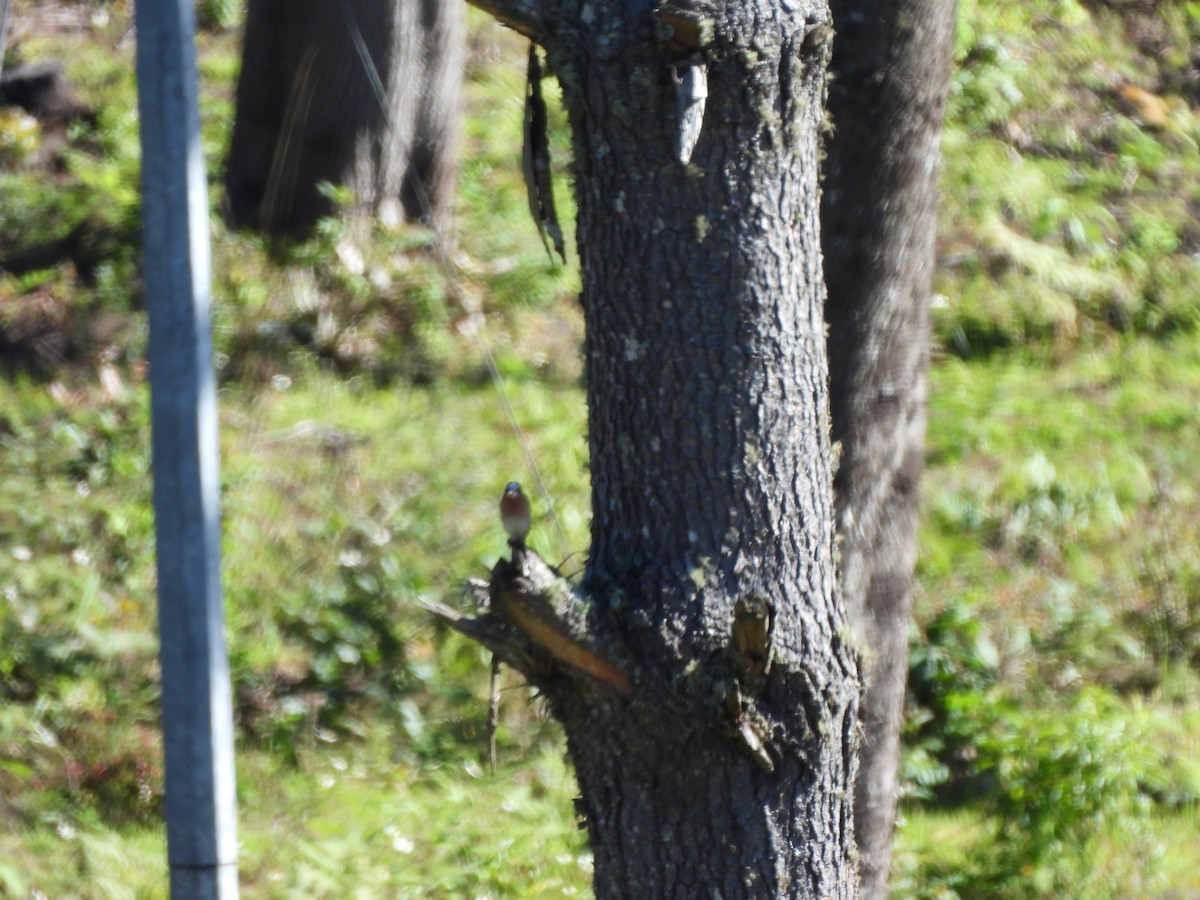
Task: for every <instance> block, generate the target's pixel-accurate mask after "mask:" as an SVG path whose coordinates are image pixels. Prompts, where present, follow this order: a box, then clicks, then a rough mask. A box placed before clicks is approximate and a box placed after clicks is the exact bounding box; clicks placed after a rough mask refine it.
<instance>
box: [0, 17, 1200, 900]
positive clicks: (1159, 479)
mask: <svg viewBox="0 0 1200 900" xmlns="http://www.w3.org/2000/svg"><path fill="white" fill-rule="evenodd" d="M198 11H199V21H200V24H201V26H202V33H201V34H200V37H199V41H200V65H201V74H202V79H203V86H202V101H203V109H202V117H203V126H204V142H205V151H206V154H207V159H208V165H209V173H210V178H211V180H212V183H213V184H218V183H219V181H220V175H221V166H222V159H223V155H224V149H225V147H226V146H227V143H228V138H229V128H230V123H231V119H232V89H233V80H234V78H235V76H236V71H237V67H238V52H239V47H238V32H237V29H238V26H239V23H240V20H241V16H242V12H243V10H242V5H241V3H239V2H237V0H201V2H200V3H199V5H198ZM131 15H132V6H131V4H130V3H129V2H128V0H111V2H99V0H91V2H53V3H46V2H37V3H34V2H30V0H17V2H16V3H15V19H14V29H15V30H14V35H13V38H14V39H13V40H12V41H10V53H9V59H8V61H7V62H8V64H9V65H12V64H13V63H14V62H19V61H35V60H39V59H60V60H62V61H64V63H65V65H66V69H67V74H68V78H69V82H70V84H71V85H72V88H73V90H74V91H75V92H76V93H77V95H78V99H79V101H80V102H81V103H82V104H83V105H84V106H85V107H86V108H87V109H88V110H89V115H88V116H86V117H84V118H81V119H79V120H78V121H76V122H74V123H72V124H71V125H70V127H69V128H68V129H66V130H65V131H64V132H62V133H51V132H50V131H49V130H47V129H45V128H43V127H42V126H41V125H40V124H39V123H38V122H37V121H36V120H33V119H31V118H30V117H29V116H27V115H25V114H23V113H21V112H20V111H17V110H15V109H14V108H13V107H6V108H4V109H2V110H0V270H2V271H0V363H2V364H3V365H2V369H3V378H4V383H3V386H2V388H0V471H3V473H4V477H3V479H0V822H3V825H4V827H3V828H0V895H4V896H14V897H24V896H87V897H126V896H163V895H165V890H166V881H165V876H164V874H163V868H164V867H163V838H162V834H161V832H160V830H159V828H158V825H157V822H158V818H157V817H158V815H159V812H160V809H161V803H162V773H161V760H160V753H161V750H160V744H159V739H158V736H157V730H156V729H157V711H156V707H155V702H156V699H157V665H156V661H155V638H154V572H153V561H152V549H153V533H152V522H151V518H150V511H149V505H150V504H149V497H150V493H149V492H150V486H149V475H148V416H147V411H146V406H147V394H146V384H145V363H144V360H143V351H144V332H145V321H144V316H143V314H142V311H141V305H142V304H141V284H140V273H139V268H138V265H139V264H138V254H139V248H138V242H139V233H138V229H139V227H140V221H139V213H138V197H137V172H138V167H139V161H138V146H137V130H136V129H137V122H136V103H135V93H134V81H133V65H132V51H133V46H132V39H131V36H130V35H129V26H130V22H131ZM1197 47H1200V3H1197V2H1185V0H1159V2H1156V0H1094V2H1088V3H1079V2H1074V0H1028V2H1023V3H985V2H981V0H960V22H959V30H958V45H957V66H956V69H955V73H954V77H953V84H952V88H951V101H950V108H949V114H948V121H947V130H946V133H945V137H944V140H943V147H944V155H945V162H944V174H943V179H942V191H943V214H942V224H941V230H940V238H939V268H938V279H937V291H938V294H937V297H936V300H935V310H934V337H935V362H934V369H933V374H932V397H931V409H930V425H929V438H928V454H927V462H928V469H927V475H926V478H925V481H924V486H923V494H922V497H923V500H922V502H923V507H922V512H923V515H922V526H921V559H920V563H919V571H918V577H919V592H918V601H917V614H916V617H915V620H914V623H913V626H912V637H913V643H912V653H911V658H910V692H909V705H908V716H907V724H906V728H905V757H904V773H905V783H906V786H907V791H908V795H907V797H906V799H905V801H904V803H903V806H902V821H901V824H900V831H899V851H898V854H897V858H896V863H895V880H896V891H897V895H898V896H900V897H914V898H915V897H941V898H950V897H971V898H975V897H1035V896H1044V897H1063V896H1074V897H1085V896H1086V897H1131V896H1148V895H1156V894H1161V893H1162V892H1165V891H1169V890H1176V891H1180V892H1188V891H1192V892H1194V891H1200V880H1198V879H1200V876H1197V874H1196V872H1197V867H1196V866H1195V861H1196V853H1195V847H1196V846H1197V845H1200V813H1198V805H1197V804H1198V797H1200V705H1198V704H1197V703H1196V700H1197V697H1198V696H1200V532H1198V531H1197V528H1196V522H1197V521H1200V497H1198V495H1197V477H1196V473H1197V472H1200V424H1198V418H1197V415H1196V410H1197V409H1198V408H1200V333H1198V329H1197V325H1198V324H1200V143H1198V142H1200V117H1198V111H1200V51H1197V49H1196V48H1197ZM523 83H524V60H523V48H522V46H521V43H520V42H519V41H518V40H517V39H516V38H515V37H514V36H513V35H512V34H510V33H508V32H505V31H503V30H502V29H500V28H498V27H496V26H494V25H492V24H491V23H489V22H487V21H486V20H485V19H484V17H482V16H479V15H475V14H472V17H471V19H470V55H469V63H468V71H467V83H466V94H465V99H464V117H463V130H464V137H465V153H464V157H463V168H462V177H461V183H460V196H459V203H458V210H457V219H456V226H455V233H454V235H453V242H454V243H453V250H452V259H453V262H454V265H453V268H452V269H450V268H447V266H446V265H445V264H444V260H443V258H442V253H441V251H440V249H439V243H438V238H437V236H436V235H434V234H432V233H430V232H429V231H428V230H427V229H424V228H422V227H421V226H419V225H409V226H404V227H401V228H398V229H387V228H384V227H382V226H375V225H369V224H368V225H364V224H362V223H353V222H351V221H349V220H345V219H342V218H339V217H335V218H331V219H329V220H327V221H325V222H323V223H322V224H321V226H320V227H319V229H318V230H317V233H316V234H315V235H314V236H313V237H312V238H310V239H309V240H307V241H304V242H302V243H298V244H290V245H286V246H281V245H278V244H276V245H268V244H267V243H266V242H265V241H263V240H261V239H259V238H256V237H254V236H251V235H246V234H237V233H230V232H229V231H227V230H226V229H225V228H224V226H223V225H222V223H221V217H220V215H219V204H220V193H219V191H217V190H213V192H212V204H213V213H214V215H213V218H212V222H213V251H214V296H215V301H216V303H215V317H216V320H215V323H214V327H215V343H216V364H217V368H218V372H219V379H220V392H221V403H222V406H221V418H222V429H223V431H222V449H223V454H224V458H223V473H222V474H223V481H224V511H223V512H224V524H223V528H224V533H225V568H224V572H225V587H226V594H227V607H228V622H229V634H230V651H231V656H232V664H233V677H234V691H235V707H236V715H237V720H238V726H239V732H238V733H239V748H238V751H239V794H240V801H241V815H242V821H241V843H242V870H243V884H244V890H245V892H246V894H247V895H248V896H264V897H266V896H270V897H277V896H278V897H286V896H297V897H301V896H302V897H344V896H379V895H381V894H388V895H392V896H414V897H416V896H496V897H499V896H521V897H533V896H561V895H564V894H571V893H584V892H586V890H587V884H588V880H589V869H590V858H589V857H588V855H587V852H586V849H585V846H584V841H583V838H582V834H581V833H580V832H579V831H578V830H577V829H576V827H575V823H574V822H573V817H572V813H571V802H570V800H571V796H572V795H573V792H574V787H573V784H572V780H571V775H570V772H569V770H568V769H567V767H566V765H565V763H564V762H563V750H562V747H561V740H560V737H559V735H558V734H557V732H556V731H555V729H554V728H553V727H552V726H551V725H549V724H548V723H547V722H546V721H545V719H544V717H543V715H542V713H541V710H540V709H539V706H538V703H537V701H536V699H535V698H533V697H531V695H530V692H529V690H528V689H527V688H525V687H524V686H523V685H522V684H521V683H520V682H519V680H517V679H515V678H513V677H511V676H506V677H505V679H504V681H503V688H504V690H503V692H502V698H503V699H502V707H501V725H500V731H499V744H500V767H499V770H498V771H497V772H496V773H494V774H493V773H489V772H487V771H485V769H486V761H485V760H484V756H485V747H486V734H485V731H486V724H485V723H486V705H487V699H486V698H487V671H488V660H487V659H486V658H485V656H484V654H482V653H481V651H480V650H479V649H478V648H477V647H474V646H472V645H470V644H467V643H465V642H464V641H462V640H459V639H458V638H457V637H456V636H454V635H451V634H447V633H445V632H443V631H442V630H441V629H439V628H438V627H436V626H435V625H434V624H433V623H432V622H431V621H430V620H429V618H428V617H427V616H426V615H425V614H424V613H422V612H421V610H420V609H419V607H418V606H417V601H418V600H419V599H420V598H421V597H426V596H428V597H434V598H438V599H441V600H443V601H445V602H450V603H465V602H466V600H465V598H464V597H463V596H462V591H461V585H462V583H463V581H464V580H465V578H467V577H468V576H472V575H480V574H483V573H485V572H486V571H487V570H488V569H489V568H490V566H491V565H492V563H493V562H494V561H495V560H496V559H497V557H498V555H499V554H500V553H502V552H503V551H504V540H503V535H502V533H501V531H500V529H499V527H498V524H497V523H496V521H495V514H494V503H495V500H496V498H497V496H498V493H499V490H500V488H501V486H502V485H503V484H504V483H505V482H506V481H508V480H510V479H511V478H517V479H519V480H521V481H524V482H527V483H532V482H533V481H534V478H533V476H532V473H531V472H530V471H528V470H527V468H526V465H525V462H524V458H523V454H522V451H521V447H520V444H519V441H518V440H517V438H516V437H515V435H514V433H513V430H512V428H511V425H510V423H509V420H508V418H507V416H506V414H505V411H504V402H505V401H504V400H503V399H502V394H501V392H500V390H499V389H498V387H497V385H496V384H495V383H494V382H493V380H492V378H491V377H490V375H489V364H488V358H489V356H490V357H491V358H492V359H493V360H494V366H495V369H496V371H497V372H499V373H500V374H501V376H502V378H503V384H504V391H505V392H506V394H507V397H508V398H509V400H510V401H511V404H512V406H513V408H514V409H515V411H516V415H517V417H518V419H519V421H520V423H521V426H522V428H523V429H524V432H525V434H526V436H527V438H528V440H529V442H530V446H531V450H532V453H533V455H534V457H535V458H536V460H537V462H538V465H539V467H540V469H541V475H542V477H543V478H544V480H545V484H546V487H547V490H548V496H549V497H550V498H553V503H554V507H555V511H556V513H557V523H558V524H555V521H554V520H553V519H552V518H551V517H550V516H549V514H548V509H547V500H546V497H542V496H539V495H536V494H535V505H536V506H537V508H538V510H539V513H540V516H539V518H538V520H537V522H536V523H535V528H534V532H533V535H532V536H531V542H532V543H533V544H534V545H535V546H537V547H539V548H540V549H542V550H543V551H544V552H545V553H546V554H547V555H548V556H550V557H551V558H554V559H564V560H566V567H567V568H568V570H570V569H573V568H577V567H578V565H579V563H580V560H581V558H582V553H583V552H584V550H585V548H586V546H587V521H588V510H587V503H588V484H587V453H586V443H585V438H584V428H585V410H584V407H583V393H582V390H581V386H580V376H581V371H580V368H581V367H580V356H579V346H580V341H581V339H582V328H581V321H580V319H581V317H580V315H579V311H578V309H577V305H576V300H575V297H576V293H577V290H578V275H577V272H576V270H575V268H574V266H573V265H567V266H561V265H555V264H553V263H552V262H550V261H548V260H547V258H546V254H545V252H544V250H543V248H542V246H541V243H540V240H539V238H538V236H537V233H536V231H535V229H534V227H533V225H532V223H531V222H530V220H529V215H528V212H527V209H526V201H525V191H524V186H523V184H522V182H521V177H520V159H519V156H520V129H521V102H522V100H521V98H522V96H523V90H524V88H523ZM552 126H553V129H554V130H553V135H552V142H553V148H554V150H555V152H556V164H557V166H558V173H557V174H558V179H557V181H558V189H559V190H560V191H561V196H560V198H559V203H560V209H568V210H569V208H570V207H569V197H568V196H567V184H568V178H569V176H568V163H567V161H568V156H569V153H568V146H569V144H568V140H567V137H566V134H565V131H564V123H563V121H562V116H561V114H560V113H559V112H558V111H557V110H555V111H552ZM330 190H331V191H332V192H333V194H334V196H335V198H339V199H342V200H345V199H347V198H345V197H339V195H338V193H337V190H336V189H334V188H330ZM563 218H564V220H565V219H567V218H568V217H567V216H565V215H564V217H563ZM559 526H561V536H560V529H559Z"/></svg>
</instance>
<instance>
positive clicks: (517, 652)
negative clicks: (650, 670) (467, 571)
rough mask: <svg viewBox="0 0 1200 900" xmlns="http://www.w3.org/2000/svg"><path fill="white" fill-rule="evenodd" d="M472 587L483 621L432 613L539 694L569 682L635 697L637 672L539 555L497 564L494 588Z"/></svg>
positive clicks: (432, 607)
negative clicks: (538, 689)
mask: <svg viewBox="0 0 1200 900" xmlns="http://www.w3.org/2000/svg"><path fill="white" fill-rule="evenodd" d="M470 587H471V590H472V592H473V593H474V595H475V599H476V601H477V603H478V605H479V607H480V609H481V610H484V612H482V613H481V614H480V615H478V616H475V617H470V616H466V615H464V614H462V613H460V612H458V611H456V610H452V609H450V608H449V607H446V606H443V605H441V604H438V603H430V602H426V603H425V604H424V605H425V608H426V609H428V610H429V611H430V612H432V613H433V614H434V615H436V616H437V617H438V618H440V619H442V621H444V622H446V623H447V624H448V625H449V626H450V627H451V628H453V629H454V630H456V631H458V632H459V633H461V634H464V635H466V636H467V637H469V638H471V639H472V640H474V641H478V642H479V643H480V644H482V645H483V646H485V647H487V648H488V649H489V650H491V651H492V652H493V653H495V654H496V655H497V656H498V657H499V658H500V659H502V660H503V661H504V662H506V663H508V664H509V665H510V666H512V667H513V668H514V669H516V670H518V671H519V672H521V673H522V674H524V675H525V676H526V677H527V678H528V679H529V680H530V681H531V682H532V683H533V684H535V685H537V686H539V687H547V686H548V685H549V683H550V682H553V681H555V680H556V679H557V678H559V677H560V676H566V677H569V678H571V679H573V680H574V681H575V682H576V683H577V684H581V685H582V684H586V685H592V686H595V687H603V688H607V689H611V690H613V691H616V692H617V693H618V694H620V695H621V696H623V697H628V696H630V695H631V694H632V693H633V679H632V678H631V677H630V675H629V671H630V668H631V666H630V664H629V662H628V660H627V659H625V655H624V652H623V651H622V650H620V649H619V647H618V645H617V643H616V641H615V639H614V638H612V637H611V636H609V635H607V634H605V633H603V632H602V629H601V626H600V624H599V622H598V620H597V619H596V617H595V616H594V615H592V614H591V607H590V604H589V603H588V602H587V600H585V599H584V598H583V597H581V596H580V595H579V594H578V593H577V592H576V591H575V589H574V587H573V586H572V585H571V584H570V583H569V582H568V581H567V580H566V579H565V578H563V577H562V576H561V575H560V574H559V573H558V572H557V571H555V569H553V568H552V567H551V566H549V565H547V563H546V562H545V561H544V560H543V559H542V558H541V557H540V556H538V555H537V553H535V552H534V551H532V550H529V549H527V548H514V550H513V559H512V560H507V559H501V560H500V561H499V562H497V563H496V565H495V567H494V568H493V569H492V577H491V580H490V581H488V582H487V583H486V584H485V583H484V582H481V581H477V580H473V581H472V582H471V583H470Z"/></svg>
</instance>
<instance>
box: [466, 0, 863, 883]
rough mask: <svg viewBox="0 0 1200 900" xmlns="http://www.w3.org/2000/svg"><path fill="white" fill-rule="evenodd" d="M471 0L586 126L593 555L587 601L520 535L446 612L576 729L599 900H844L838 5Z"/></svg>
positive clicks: (845, 642)
mask: <svg viewBox="0 0 1200 900" xmlns="http://www.w3.org/2000/svg"><path fill="white" fill-rule="evenodd" d="M479 4H480V5H481V6H483V7H484V8H486V9H488V10H490V11H491V12H493V13H494V14H496V15H497V17H498V18H500V19H501V20H502V21H504V22H506V23H508V24H509V25H511V26H512V27H514V28H516V29H517V30H519V31H521V32H522V33H524V34H526V35H528V36H530V37H532V38H533V39H534V40H535V41H536V42H537V43H539V44H541V45H542V46H544V47H545V48H546V49H547V57H548V63H549V67H550V69H551V70H552V71H553V72H554V73H555V74H556V75H557V76H558V78H559V81H560V82H561V84H562V86H563V94H564V101H565V104H566V107H567V110H568V115H569V118H570V122H571V127H572V131H573V135H574V139H573V140H574V144H573V146H574V157H575V158H574V169H575V190H576V199H577V206H578V229H577V234H578V244H579V253H580V258H581V267H582V276H583V293H582V304H583V308H584V313H585V317H586V325H587V348H586V360H587V381H588V404H589V434H588V437H589V443H590V448H591V474H592V510H593V520H592V546H591V552H590V556H589V561H588V566H587V570H586V574H585V577H584V580H583V584H582V586H581V587H579V588H578V589H576V590H572V589H571V588H570V587H569V586H568V585H566V584H565V583H564V582H562V581H561V580H560V579H558V578H556V577H555V575H554V573H553V572H551V571H550V570H549V569H547V568H546V567H545V565H544V564H543V563H542V562H541V560H540V559H539V558H538V557H537V556H536V555H535V554H534V553H532V552H531V551H526V550H524V549H523V548H516V549H515V550H514V556H513V560H512V561H511V562H509V561H507V560H505V561H502V562H501V563H500V564H498V565H497V567H496V569H495V570H494V571H493V573H492V579H491V582H490V584H486V585H479V586H477V593H478V595H479V597H480V599H481V601H482V602H484V603H485V604H487V607H488V609H487V612H485V613H484V614H483V615H481V616H480V617H478V618H475V619H465V618H462V617H460V616H456V615H454V614H453V613H450V612H449V611H447V610H442V613H443V615H445V616H446V617H447V618H450V619H451V620H453V621H454V623H455V625H456V627H458V628H459V629H460V630H462V631H464V632H466V633H468V634H471V635H472V636H474V637H476V638H477V639H479V640H481V641H483V642H484V643H485V644H487V645H489V646H491V647H492V648H493V649H496V650H497V652H499V653H500V654H501V656H502V657H503V658H504V659H506V660H508V661H509V662H510V663H512V664H513V665H514V666H516V667H517V668H518V669H520V670H521V671H523V672H524V673H525V674H526V675H527V676H528V677H529V678H530V679H531V680H532V681H533V682H534V683H535V684H537V685H538V686H539V687H540V688H541V689H542V691H543V693H544V695H545V696H546V697H547V698H548V700H549V702H550V705H551V709H552V711H553V712H554V714H555V715H556V717H557V718H558V719H559V720H560V721H561V722H562V723H563V726H564V729H565V731H566V735H567V742H568V747H569V750H570V754H571V757H572V760H573V762H574V765H575V769H576V773H577V776H578V780H579V786H580V792H581V795H582V796H581V798H580V800H579V801H578V808H579V812H580V814H581V816H582V817H583V818H584V820H585V821H586V826H587V829H588V833H589V836H590V839H591V845H592V849H593V852H594V854H595V890H596V894H597V896H598V897H601V898H609V897H629V898H649V897H653V898H670V897H715V896H721V897H724V898H726V900H731V898H736V897H830V898H836V897H852V896H855V895H856V894H857V877H856V873H855V867H854V862H853V856H854V853H853V845H854V838H853V825H852V817H851V813H852V804H851V802H850V797H851V790H852V783H853V777H854V759H855V743H856V740H857V738H856V734H857V732H856V721H857V702H858V693H859V685H858V671H857V666H858V663H857V658H856V655H855V650H854V647H853V643H854V642H853V640H852V638H851V636H850V635H849V632H848V626H847V624H846V620H845V617H844V615H843V610H842V606H841V602H840V599H839V596H838V589H837V577H836V573H835V570H834V561H833V539H834V511H833V498H832V477H833V475H832V457H831V444H830V436H829V419H828V405H827V404H828V398H827V374H828V373H827V364H826V344H825V332H824V319H823V314H822V304H823V299H824V288H823V280H822V272H821V253H820V241H819V237H818V208H819V199H818V188H817V169H818V127H819V125H820V123H821V121H822V116H823V114H824V109H823V99H824V91H825V69H826V65H827V61H828V52H829V51H828V43H827V35H828V33H829V29H828V28H827V27H823V25H824V24H825V23H827V22H828V11H827V9H826V7H825V6H824V4H823V2H819V0H799V2H795V3H792V2H784V0H735V2H726V3H707V2H689V3H688V4H687V6H686V7H685V6H683V5H682V4H681V5H679V6H674V5H670V4H667V5H661V6H657V8H656V7H655V5H654V4H652V3H649V2H646V0H621V2H616V0H614V2H611V3H606V4H596V3H594V2H592V0H554V2H550V0H479ZM703 76H706V77H703ZM705 82H706V84H707V91H706V92H705V91H704V90H703V85H704V83H705ZM705 93H706V97H704V95H705ZM698 106H699V107H700V108H701V109H702V116H701V117H700V121H701V122H702V126H703V127H702V129H701V130H700V133H699V136H698V139H697V140H695V141H694V146H691V147H688V146H687V145H689V144H691V143H692V141H691V139H688V140H685V141H682V142H681V140H680V130H681V124H680V122H681V118H684V119H688V120H689V121H690V122H691V123H693V126H694V123H695V121H696V114H697V113H698V112H700V111H701V109H697V107H698ZM681 143H682V144H683V146H682V147H681ZM685 158H686V159H687V160H688V161H687V162H684V161H682V159H685Z"/></svg>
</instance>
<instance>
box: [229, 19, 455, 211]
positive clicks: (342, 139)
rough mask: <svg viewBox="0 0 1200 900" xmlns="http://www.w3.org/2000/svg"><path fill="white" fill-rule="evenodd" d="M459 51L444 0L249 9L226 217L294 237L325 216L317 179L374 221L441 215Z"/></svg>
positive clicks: (450, 174)
mask: <svg viewBox="0 0 1200 900" xmlns="http://www.w3.org/2000/svg"><path fill="white" fill-rule="evenodd" d="M463 47H464V32H463V16H462V8H461V6H460V5H459V4H457V3H449V2H445V0H391V2H383V0H250V3H249V7H248V9H247V15H246V32H245V46H244V50H243V55H242V72H241V76H240V77H239V79H238V89H237V112H236V117H235V120H234V128H233V139H232V142H231V145H230V149H229V157H228V161H227V172H226V176H225V187H226V195H227V204H228V214H229V217H230V219H231V221H232V222H233V223H234V224H236V225H240V226H250V227H256V228H259V229H261V230H263V231H264V232H266V233H268V234H304V233H306V232H307V231H308V230H309V229H310V228H311V227H312V226H313V225H314V224H315V223H316V221H317V220H318V219H319V218H321V217H322V216H325V215H328V214H329V213H330V212H331V211H332V210H333V203H332V201H331V200H330V199H329V197H327V196H325V195H324V194H323V193H322V191H321V190H320V185H321V184H322V183H323V182H329V183H331V184H335V185H342V186H345V187H347V188H350V189H351V191H352V192H353V195H354V203H355V206H354V209H355V210H356V211H357V212H358V213H376V214H379V215H380V216H381V217H382V218H383V219H384V220H385V221H389V222H398V221H402V220H404V219H421V218H424V217H426V216H428V215H430V214H431V213H432V214H433V215H434V216H435V217H441V216H444V215H445V213H446V212H447V211H448V209H449V205H450V203H451V202H452V200H453V192H454V180H455V173H456V168H457V145H456V133H457V132H456V127H457V118H458V94H459V86H460V82H461V79H462V61H463ZM422 194H424V196H422Z"/></svg>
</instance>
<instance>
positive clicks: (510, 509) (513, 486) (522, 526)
mask: <svg viewBox="0 0 1200 900" xmlns="http://www.w3.org/2000/svg"><path fill="white" fill-rule="evenodd" d="M500 521H501V522H502V523H503V524H504V530H505V532H506V533H507V534H508V543H509V546H511V547H524V546H525V535H527V534H529V498H528V497H526V496H525V492H524V491H522V490H521V485H520V484H518V483H517V482H515V481H510V482H509V483H508V484H507V485H505V487H504V494H503V495H502V496H501V497H500Z"/></svg>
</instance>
